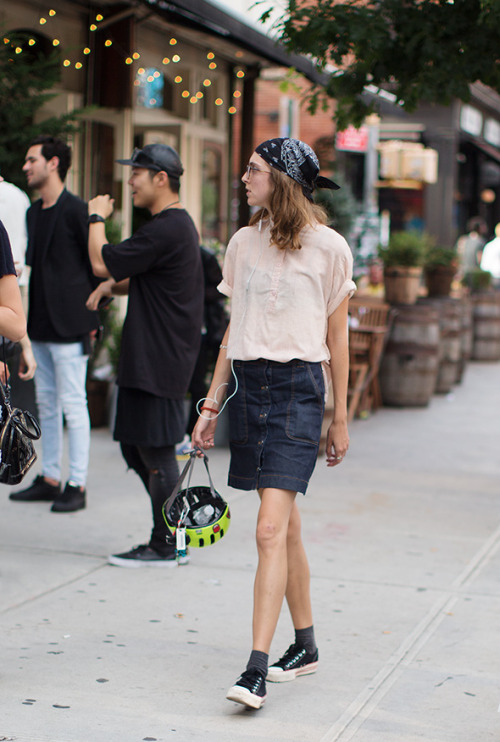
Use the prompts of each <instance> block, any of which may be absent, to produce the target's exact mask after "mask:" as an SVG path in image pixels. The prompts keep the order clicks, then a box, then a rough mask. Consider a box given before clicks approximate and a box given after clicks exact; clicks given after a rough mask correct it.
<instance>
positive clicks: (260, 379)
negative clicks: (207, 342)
mask: <svg viewBox="0 0 500 742" xmlns="http://www.w3.org/2000/svg"><path fill="white" fill-rule="evenodd" d="M233 370H234V374H235V376H236V379H237V384H238V388H237V392H236V394H235V396H234V397H233V398H232V399H231V400H230V401H229V405H228V409H229V441H230V449H231V464H230V467H229V477H228V483H229V485H230V486H231V487H236V488H237V489H242V490H254V489H261V488H264V487H276V488H278V489H287V490H292V491H294V492H303V493H305V491H306V489H307V485H308V483H309V479H310V477H311V474H312V473H313V470H314V466H315V464H316V459H317V456H318V449H319V441H320V436H321V423H322V421H323V413H324V406H325V402H324V391H325V385H324V379H323V371H322V368H321V363H310V362H308V361H300V360H292V361H289V362H288V363H278V362H277V361H267V360H264V359H259V360H257V361H234V362H233ZM235 388H236V382H235V379H234V377H232V380H231V383H230V385H229V389H228V395H230V394H232V393H233V392H234V390H235Z"/></svg>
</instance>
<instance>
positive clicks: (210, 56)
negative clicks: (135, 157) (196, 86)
mask: <svg viewBox="0 0 500 742" xmlns="http://www.w3.org/2000/svg"><path fill="white" fill-rule="evenodd" d="M47 15H48V17H50V18H53V17H54V16H55V15H56V10H54V9H53V8H50V9H49V10H48V11H47ZM103 20H104V16H103V15H102V14H101V13H97V14H96V16H95V22H94V23H91V24H90V26H89V29H90V31H92V32H94V31H97V29H98V25H97V24H98V23H99V22H100V21H103ZM47 22H48V21H47V17H45V16H41V17H40V18H39V24H40V25H41V26H44V25H45V24H46V23H47ZM3 41H4V44H10V39H8V38H7V37H3ZM36 43H37V41H36V39H34V38H30V39H28V45H29V46H34V45H35V44H36ZM178 43H179V42H178V40H177V39H176V38H175V37H174V36H172V37H171V38H170V39H169V44H170V46H176V45H177V44H178ZM52 45H53V46H54V47H58V46H60V45H61V41H60V40H59V39H57V38H54V39H53V40H52ZM112 45H113V40H112V39H106V40H105V41H104V46H105V47H108V48H109V47H110V46H112ZM14 51H15V53H16V54H21V53H22V52H23V48H22V47H20V46H18V47H16V48H15V50H14ZM82 52H83V54H84V55H85V56H88V55H89V54H91V52H92V50H91V49H90V47H88V46H86V47H84V48H83V49H82ZM235 56H236V57H238V58H241V57H243V56H244V53H243V52H242V51H237V52H235ZM140 58H141V55H140V53H139V52H133V53H132V54H131V56H128V57H126V58H125V60H124V63H125V64H126V65H131V64H133V63H134V60H135V61H137V60H138V59H140ZM207 60H208V61H209V64H208V68H209V69H210V70H216V69H217V63H216V62H215V61H213V60H215V53H214V52H213V51H208V52H207ZM180 61H181V57H180V55H179V54H174V55H173V56H172V58H169V57H163V59H162V64H163V65H167V64H170V62H173V63H174V64H177V63H179V62H180ZM72 64H73V62H72V61H71V60H70V59H64V60H63V61H62V65H63V67H70V66H71V65H72ZM74 67H75V69H77V70H80V69H82V68H83V64H82V62H74ZM144 73H145V69H144V67H140V68H139V70H138V74H139V75H144ZM235 74H236V77H237V78H240V79H241V78H243V77H245V71H244V70H243V69H238V70H237V71H236V73H235ZM160 76H161V73H160V72H159V71H158V70H155V71H154V72H153V74H151V75H149V76H148V78H147V82H148V83H153V82H154V80H155V79H157V78H159V77H160ZM174 82H175V83H177V84H180V83H181V82H182V77H181V75H177V76H176V77H175V78H174ZM140 84H141V83H140V81H139V80H137V79H136V80H134V85H135V86H138V85H140ZM201 84H202V86H203V87H204V88H209V87H210V86H211V85H212V80H210V79H209V78H208V77H207V78H205V79H204V80H203V81H202V83H201ZM181 95H182V97H183V98H185V99H187V98H189V101H190V103H191V104H193V105H194V104H195V103H197V102H199V101H200V100H202V99H203V98H204V93H203V91H202V90H198V91H197V92H196V93H194V94H191V93H190V92H189V90H183V91H182V93H181ZM241 95H242V93H241V91H239V90H234V91H233V93H232V97H233V98H236V99H238V98H240V97H241ZM149 102H150V104H151V105H156V102H157V101H156V99H154V98H151V99H150V101H149ZM214 103H215V105H216V106H218V107H220V106H223V105H224V101H223V99H222V98H216V100H215V101H214ZM236 112H237V109H236V107H235V106H230V107H229V108H228V113H229V114H231V115H232V114H234V113H236Z"/></svg>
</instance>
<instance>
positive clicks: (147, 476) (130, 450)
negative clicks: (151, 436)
mask: <svg viewBox="0 0 500 742" xmlns="http://www.w3.org/2000/svg"><path fill="white" fill-rule="evenodd" d="M120 448H121V451H122V455H123V458H124V459H125V461H126V462H127V465H128V466H129V467H130V469H133V470H134V471H135V472H137V474H138V475H139V476H140V478H141V479H142V481H143V483H144V486H145V488H146V490H147V492H148V494H149V497H150V498H151V508H152V511H153V530H152V531H151V539H150V541H149V546H151V548H152V549H156V551H158V552H160V553H163V552H167V551H169V549H168V548H167V543H168V544H170V545H171V546H175V540H174V539H173V538H172V536H171V535H170V531H169V530H168V528H167V526H166V523H165V521H164V519H163V514H162V506H163V503H164V502H165V500H167V499H168V497H169V496H170V495H171V494H172V490H173V489H174V487H175V485H176V484H177V480H178V479H179V466H178V464H177V459H176V457H175V446H162V447H160V448H152V447H143V446H134V445H132V444H130V443H120Z"/></svg>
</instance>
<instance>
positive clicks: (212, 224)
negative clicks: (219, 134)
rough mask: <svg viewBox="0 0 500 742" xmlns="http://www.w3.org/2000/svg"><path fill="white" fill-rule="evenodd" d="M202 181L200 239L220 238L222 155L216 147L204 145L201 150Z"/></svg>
mask: <svg viewBox="0 0 500 742" xmlns="http://www.w3.org/2000/svg"><path fill="white" fill-rule="evenodd" d="M202 172H203V180H202V201H201V218H202V237H203V238H205V239H206V238H212V239H220V238H221V219H220V213H221V187H222V154H221V151H220V148H219V147H217V145H206V146H205V149H204V150H203V171H202Z"/></svg>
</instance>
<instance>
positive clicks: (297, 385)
mask: <svg viewBox="0 0 500 742" xmlns="http://www.w3.org/2000/svg"><path fill="white" fill-rule="evenodd" d="M324 386H325V384H324V380H323V372H322V370H321V364H320V363H307V362H304V363H301V364H297V365H296V366H295V367H294V369H293V373H292V379H291V399H290V403H289V405H288V410H287V421H286V434H287V436H288V438H290V439H291V440H296V441H304V442H306V443H312V444H314V445H319V440H320V437H321V424H322V422H323V414H324V409H325V401H324Z"/></svg>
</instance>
